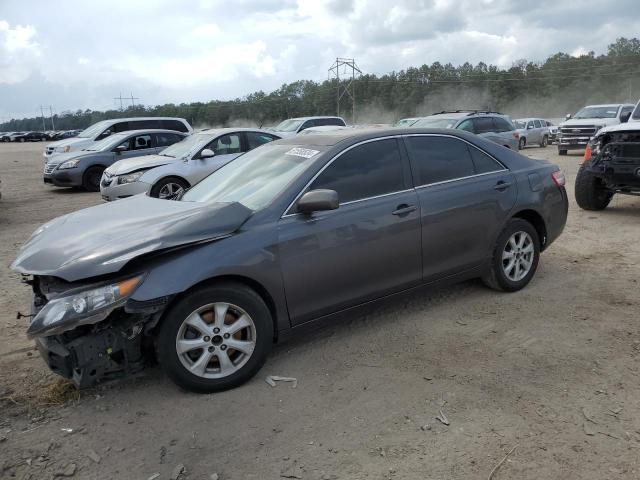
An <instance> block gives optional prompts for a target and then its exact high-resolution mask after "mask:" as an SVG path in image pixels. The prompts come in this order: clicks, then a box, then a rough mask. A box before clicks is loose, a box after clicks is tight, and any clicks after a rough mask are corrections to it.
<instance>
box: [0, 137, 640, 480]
mask: <svg viewBox="0 0 640 480" xmlns="http://www.w3.org/2000/svg"><path fill="white" fill-rule="evenodd" d="M43 146H44V145H43V144H37V143H36V144H26V145H21V144H0V179H1V180H2V186H1V188H2V199H1V200H0V265H2V268H0V287H1V288H2V295H1V296H0V338H1V340H2V341H1V342H0V407H1V413H0V478H22V479H29V478H33V479H47V478H53V477H54V476H56V475H67V476H71V477H74V478H83V479H85V478H86V479H93V478H96V479H97V478H100V479H104V478H127V479H149V478H156V477H154V474H156V473H158V474H159V476H158V477H157V478H159V479H168V478H176V477H177V476H178V471H179V470H181V466H183V467H184V472H183V473H182V474H181V475H182V476H181V477H180V478H185V479H209V478H211V475H212V474H214V473H216V474H218V476H219V478H220V479H221V480H224V479H244V478H256V479H277V478H302V479H347V478H348V479H364V478H371V479H387V478H398V479H424V478H465V479H467V478H484V479H486V478H488V477H489V476H490V472H491V471H492V469H493V468H494V467H495V466H496V465H498V464H499V463H500V461H501V460H503V458H504V457H505V455H507V453H508V452H510V451H511V454H510V455H509V456H508V458H507V459H506V460H505V461H504V462H503V463H502V464H501V465H500V467H499V469H498V470H497V471H496V472H495V473H494V475H493V478H494V479H506V478H518V479H542V478H545V479H546V478H548V479H557V478H563V479H573V478H576V479H578V478H579V479H598V480H600V479H607V478H611V479H615V478H639V476H640V465H639V459H640V386H639V380H640V336H639V330H640V328H639V326H638V308H637V305H638V300H639V299H640V290H639V289H638V282H637V280H638V278H639V277H640V268H639V261H638V260H639V257H640V242H639V241H638V240H639V239H640V222H639V220H640V199H636V198H633V197H617V198H615V199H614V200H613V202H612V204H611V206H610V207H609V208H608V209H607V210H605V211H603V212H595V213H594V212H585V211H582V210H580V209H578V208H577V207H576V205H575V202H574V200H573V180H574V179H575V174H576V171H577V165H578V160H579V156H578V154H573V155H569V156H567V157H559V156H557V153H556V148H555V147H553V146H550V147H548V148H546V149H540V148H535V147H532V148H527V149H526V150H525V151H524V153H525V154H527V155H530V156H533V157H537V158H547V159H550V160H552V161H554V162H556V163H558V164H559V165H561V167H562V168H563V169H564V170H565V172H566V173H567V178H568V191H569V193H570V195H569V196H570V202H571V206H570V214H569V221H568V224H567V228H566V230H565V232H564V234H563V235H562V236H561V237H560V239H559V240H557V241H556V243H554V244H553V245H552V246H551V247H550V248H549V250H548V251H547V252H545V253H544V254H543V256H542V258H541V262H540V267H539V270H538V274H537V276H536V278H535V279H534V280H533V282H532V283H531V285H530V286H528V287H527V288H526V289H524V290H523V291H521V292H518V293H515V294H501V293H496V292H493V291H491V290H488V289H486V288H484V287H483V286H482V285H481V284H480V283H479V282H468V283H464V284H461V285H457V286H455V287H451V288H447V289H444V290H440V291H438V292H435V293H431V294H424V293H422V294H415V295H413V296H410V297H408V298H407V297H405V298H403V299H399V300H394V301H391V302H389V303H387V304H386V305H384V306H383V307H380V308H378V309H376V310H373V311H369V312H366V313H362V314H361V315H358V316H355V317H354V318H353V319H351V320H350V321H348V322H345V323H344V324H340V325H334V326H329V327H326V328H324V329H323V330H320V331H318V332H316V333H314V334H312V335H310V336H308V337H305V338H298V339H296V340H292V341H290V342H288V343H285V344H283V345H280V346H279V347H277V348H276V349H275V351H274V353H273V354H272V355H271V357H270V359H269V361H268V363H267V365H266V366H265V368H264V369H263V370H262V371H261V372H260V373H259V375H258V376H257V377H255V378H254V379H253V380H252V381H251V382H249V383H248V384H247V385H245V386H243V387H241V388H238V389H236V390H233V391H229V392H225V393H221V394H215V395H194V394H189V393H184V392H182V391H179V390H178V389H177V388H176V387H174V386H173V384H171V383H170V382H169V381H168V380H167V379H166V378H165V377H164V376H163V375H162V372H160V371H159V370H158V369H157V368H152V369H149V370H147V371H146V372H145V373H144V374H143V375H141V376H140V377H137V378H132V379H129V380H126V381H122V382H118V383H113V384H110V385H106V386H103V387H100V388H97V389H91V390H86V391H83V392H81V393H77V392H75V391H73V390H70V389H68V388H67V386H66V384H65V383H64V382H61V381H60V380H59V379H57V378H56V377H55V376H54V375H52V374H50V373H49V372H48V371H47V369H46V367H45V366H44V363H43V362H42V361H41V360H40V358H39V356H38V354H37V353H36V352H34V351H33V347H32V345H31V343H30V342H29V341H28V340H27V339H26V338H25V336H24V327H25V325H24V323H25V322H24V319H22V320H16V311H17V310H22V311H24V310H25V309H26V308H27V306H26V305H27V300H28V288H27V287H25V286H23V285H21V283H20V279H19V276H17V275H15V274H13V273H11V272H10V271H9V270H8V266H9V264H10V262H11V260H12V259H13V258H14V256H15V254H16V250H17V248H18V246H19V245H20V244H21V243H22V242H24V241H25V240H26V239H27V237H28V236H29V235H30V234H31V233H32V231H33V230H35V229H36V228H37V227H38V226H39V225H40V224H42V223H43V222H45V221H47V220H49V219H51V218H54V217H56V216H58V215H61V214H64V213H67V212H70V211H73V210H76V209H79V208H82V207H86V206H90V205H94V204H97V203H99V202H100V199H99V195H98V194H96V193H83V192H79V191H74V190H64V189H54V188H52V187H48V186H45V185H44V184H43V183H42V179H41V173H40V170H41V167H42V156H41V151H42V149H43ZM269 374H274V375H284V376H293V377H296V378H297V379H298V385H297V387H296V388H292V386H291V385H290V384H284V383H283V384H279V385H278V386H277V387H275V388H272V387H270V386H269V385H267V384H266V383H265V382H264V378H265V376H266V375H269ZM440 411H442V412H443V413H444V415H445V416H446V417H447V418H448V420H449V422H450V424H449V425H444V424H443V423H441V422H440V421H438V420H436V419H435V417H436V416H437V415H438V414H439V412H440ZM514 447H517V448H516V449H515V450H513V451H512V449H513V448H514Z"/></svg>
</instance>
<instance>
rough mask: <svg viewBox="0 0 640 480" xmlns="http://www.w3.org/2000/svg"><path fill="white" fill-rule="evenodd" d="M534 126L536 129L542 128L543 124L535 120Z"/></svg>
mask: <svg viewBox="0 0 640 480" xmlns="http://www.w3.org/2000/svg"><path fill="white" fill-rule="evenodd" d="M533 124H534V125H535V126H536V128H542V123H540V120H534V121H533Z"/></svg>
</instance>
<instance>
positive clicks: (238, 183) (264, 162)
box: [182, 145, 320, 211]
mask: <svg viewBox="0 0 640 480" xmlns="http://www.w3.org/2000/svg"><path fill="white" fill-rule="evenodd" d="M314 148H317V147H314ZM319 153H320V152H319V151H318V150H311V149H308V148H296V147H292V146H291V145H263V146H261V147H260V148H256V149H255V150H251V151H250V152H247V153H245V154H244V155H242V156H240V157H238V158H237V159H235V160H234V161H232V162H230V163H227V164H226V165H225V166H223V167H222V168H220V169H219V170H216V171H215V172H213V173H212V174H211V175H209V176H208V177H207V178H205V179H204V180H202V181H201V182H200V183H198V184H196V185H195V186H194V187H193V188H191V189H190V190H188V191H187V192H186V193H185V194H184V196H183V197H182V200H183V201H185V202H203V203H213V202H223V203H224V202H238V203H241V204H242V205H244V206H245V207H247V208H250V209H251V210H254V211H257V210H261V209H263V208H264V207H266V206H267V205H269V204H270V203H271V202H272V201H273V199H274V198H275V197H276V196H277V195H279V194H280V193H281V192H282V191H283V190H284V189H285V188H286V186H287V185H289V183H290V182H291V181H292V180H293V179H295V178H296V177H297V176H298V175H300V174H301V173H302V172H303V171H305V170H306V169H307V168H308V167H309V165H311V164H312V163H313V161H314V158H315V157H316V156H317V155H318V154H319Z"/></svg>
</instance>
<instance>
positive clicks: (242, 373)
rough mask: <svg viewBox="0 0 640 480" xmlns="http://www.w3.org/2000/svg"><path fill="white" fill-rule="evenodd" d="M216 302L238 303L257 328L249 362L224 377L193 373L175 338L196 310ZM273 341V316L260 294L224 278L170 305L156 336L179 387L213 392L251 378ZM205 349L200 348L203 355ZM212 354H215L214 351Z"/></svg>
mask: <svg viewBox="0 0 640 480" xmlns="http://www.w3.org/2000/svg"><path fill="white" fill-rule="evenodd" d="M216 302H223V303H229V304H232V305H235V306H237V307H239V308H241V309H242V310H244V312H246V313H247V314H248V315H249V316H250V317H251V319H252V320H253V325H254V326H255V332H256V335H255V347H254V349H253V351H252V353H251V355H250V356H249V358H248V360H246V363H244V365H242V366H241V367H240V368H239V369H238V370H236V371H234V372H233V373H231V374H230V375H228V376H226V377H222V378H204V377H202V376H199V375H196V374H194V373H192V372H191V371H190V370H189V369H187V367H186V366H185V365H184V364H183V363H182V360H181V357H180V356H179V354H178V352H177V346H176V340H177V338H178V335H179V333H180V332H181V328H182V325H183V323H184V321H185V320H186V319H187V318H188V317H189V316H190V315H191V314H192V313H193V312H195V311H197V310H198V309H199V308H203V307H204V306H207V305H209V304H212V303H216ZM222 341H223V342H224V340H222ZM211 342H213V339H212V340H211ZM272 344H273V319H272V317H271V313H270V312H269V309H268V308H267V305H266V304H265V303H264V301H263V300H262V298H261V297H260V295H258V294H257V293H256V292H255V291H254V290H252V289H251V288H249V287H247V286H245V285H243V284H241V283H236V282H225V283H220V284H217V285H213V286H204V287H201V288H198V289H196V290H194V291H192V292H190V293H188V294H187V295H185V296H184V297H182V298H181V299H179V300H178V301H177V302H176V303H175V304H174V305H173V306H172V307H170V309H169V310H168V311H167V312H166V313H165V315H164V316H163V318H162V320H161V324H160V329H159V331H158V334H157V337H156V355H157V358H158V362H159V363H160V366H161V367H162V369H163V370H164V371H165V372H166V374H167V376H168V377H169V378H170V379H171V380H173V381H174V382H175V383H176V384H177V385H178V386H179V387H181V388H184V389H186V390H189V391H192V392H198V393H213V392H220V391H223V390H228V389H230V388H235V387H238V386H240V385H242V384H243V383H245V382H247V381H248V380H249V379H251V378H252V377H253V376H254V375H255V374H256V373H257V372H258V370H260V368H261V367H262V365H264V363H265V361H266V358H267V355H268V354H269V351H270V350H271V346H272ZM217 348H218V349H220V348H221V347H220V346H218V347H217ZM214 350H215V348H214ZM205 353H206V352H204V351H203V350H201V355H204V354H205ZM212 355H214V356H215V353H212ZM210 361H211V360H210ZM216 361H218V360H216ZM208 365H209V363H207V366H205V371H206V368H208Z"/></svg>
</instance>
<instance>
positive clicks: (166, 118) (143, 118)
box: [96, 117, 186, 123]
mask: <svg viewBox="0 0 640 480" xmlns="http://www.w3.org/2000/svg"><path fill="white" fill-rule="evenodd" d="M131 120H182V121H185V122H186V120H185V119H184V118H180V117H126V118H107V119H105V120H100V121H101V122H128V121H131ZM96 123H100V122H96Z"/></svg>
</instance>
